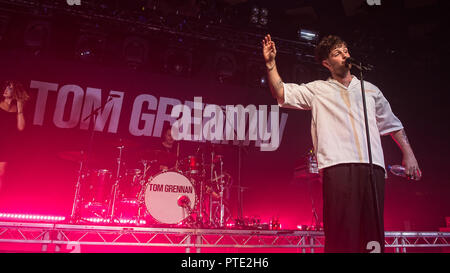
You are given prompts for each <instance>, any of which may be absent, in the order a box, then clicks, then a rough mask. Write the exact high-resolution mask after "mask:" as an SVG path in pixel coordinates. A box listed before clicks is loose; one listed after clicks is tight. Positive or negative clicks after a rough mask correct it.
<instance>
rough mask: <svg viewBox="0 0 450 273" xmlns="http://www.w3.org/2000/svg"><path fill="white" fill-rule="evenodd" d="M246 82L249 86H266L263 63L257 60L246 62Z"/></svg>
mask: <svg viewBox="0 0 450 273" xmlns="http://www.w3.org/2000/svg"><path fill="white" fill-rule="evenodd" d="M246 83H247V85H249V86H251V87H257V88H265V87H267V78H266V70H265V66H264V64H263V63H261V62H260V61H257V60H250V61H248V62H247V73H246Z"/></svg>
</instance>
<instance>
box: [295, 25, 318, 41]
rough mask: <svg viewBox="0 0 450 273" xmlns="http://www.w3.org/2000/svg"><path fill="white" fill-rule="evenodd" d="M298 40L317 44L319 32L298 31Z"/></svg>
mask: <svg viewBox="0 0 450 273" xmlns="http://www.w3.org/2000/svg"><path fill="white" fill-rule="evenodd" d="M297 34H298V38H299V39H300V40H302V41H307V42H313V43H315V42H317V41H318V40H319V32H317V31H314V30H308V29H303V28H301V29H299V30H298V32H297Z"/></svg>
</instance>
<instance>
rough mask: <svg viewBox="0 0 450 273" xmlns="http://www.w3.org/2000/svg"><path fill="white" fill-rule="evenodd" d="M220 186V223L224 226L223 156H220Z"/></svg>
mask: <svg viewBox="0 0 450 273" xmlns="http://www.w3.org/2000/svg"><path fill="white" fill-rule="evenodd" d="M219 181H220V182H219V187H220V194H219V195H220V220H219V224H220V227H223V226H224V217H225V207H224V204H223V191H224V183H225V181H224V179H223V161H222V157H220V180H219Z"/></svg>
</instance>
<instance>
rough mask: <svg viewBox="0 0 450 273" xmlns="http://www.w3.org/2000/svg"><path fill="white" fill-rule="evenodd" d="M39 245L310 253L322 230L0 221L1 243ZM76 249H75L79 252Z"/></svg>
mask: <svg viewBox="0 0 450 273" xmlns="http://www.w3.org/2000/svg"><path fill="white" fill-rule="evenodd" d="M385 236H386V242H385V247H386V248H391V249H393V250H394V251H395V252H406V249H407V248H430V247H432V248H449V247H450V243H449V240H450V232H386V233H385ZM2 243H26V244H40V245H42V251H47V250H48V246H49V245H54V246H56V248H55V251H59V249H61V247H62V246H65V247H67V249H70V247H72V248H74V249H75V248H76V247H80V246H82V245H91V246H95V245H97V246H100V245H101V246H140V247H172V248H174V247H177V248H180V249H181V250H182V251H184V252H187V253H189V252H191V251H195V252H201V249H202V248H217V249H220V248H238V249H243V248H247V249H252V248H253V249H257V248H259V249H262V248H265V249H266V250H267V252H272V251H275V249H277V250H276V251H277V252H279V251H280V250H281V249H285V250H287V249H291V250H295V251H299V252H300V251H301V252H303V253H306V252H314V251H315V249H320V248H323V247H324V235H323V232H320V231H299V230H235V229H191V228H150V227H127V226H96V225H79V224H49V223H23V222H0V244H2ZM78 249H79V248H78Z"/></svg>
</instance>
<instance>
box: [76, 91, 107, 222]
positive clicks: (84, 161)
mask: <svg viewBox="0 0 450 273" xmlns="http://www.w3.org/2000/svg"><path fill="white" fill-rule="evenodd" d="M112 99H113V97H112V96H109V98H108V100H107V101H106V102H105V103H104V104H102V105H101V106H100V107H97V108H96V109H94V110H93V111H92V113H91V114H90V115H88V116H87V117H85V118H84V119H83V121H86V120H88V119H89V118H90V117H93V124H92V129H91V132H90V133H91V135H90V137H89V144H88V149H87V153H86V157H83V158H82V160H81V163H80V169H79V171H78V179H77V183H76V186H75V196H74V200H73V204H72V212H71V214H70V222H71V223H77V222H78V221H79V220H81V218H80V215H79V211H78V209H79V203H80V201H81V200H80V192H81V181H82V180H84V178H85V174H84V170H85V169H88V166H89V165H88V163H89V157H90V156H91V153H92V147H93V143H94V133H95V122H96V121H97V116H98V111H100V110H102V109H103V108H105V106H106V104H107V103H108V102H110V101H111V100H112ZM89 128H91V126H90V122H89ZM82 154H83V153H82Z"/></svg>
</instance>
